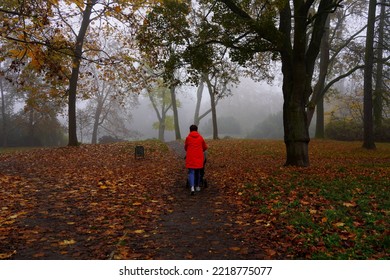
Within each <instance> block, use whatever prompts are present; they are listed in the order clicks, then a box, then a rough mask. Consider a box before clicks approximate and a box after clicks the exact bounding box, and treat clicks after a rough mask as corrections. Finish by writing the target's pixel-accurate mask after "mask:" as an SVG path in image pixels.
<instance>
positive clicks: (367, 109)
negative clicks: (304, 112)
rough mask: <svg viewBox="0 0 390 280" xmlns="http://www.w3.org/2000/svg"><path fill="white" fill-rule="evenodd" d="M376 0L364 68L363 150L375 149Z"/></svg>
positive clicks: (371, 10) (371, 8) (370, 16)
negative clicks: (373, 110)
mask: <svg viewBox="0 0 390 280" xmlns="http://www.w3.org/2000/svg"><path fill="white" fill-rule="evenodd" d="M375 10H376V0H370V4H369V8H368V24H367V37H366V54H365V67H364V141H363V148H366V149H375V142H374V122H373V114H372V73H373V65H374V52H373V47H374V31H375Z"/></svg>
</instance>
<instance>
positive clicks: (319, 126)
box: [307, 17, 330, 138]
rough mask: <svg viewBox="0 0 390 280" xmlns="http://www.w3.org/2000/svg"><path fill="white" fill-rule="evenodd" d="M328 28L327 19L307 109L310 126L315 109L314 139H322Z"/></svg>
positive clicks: (328, 22) (327, 65) (327, 62)
mask: <svg viewBox="0 0 390 280" xmlns="http://www.w3.org/2000/svg"><path fill="white" fill-rule="evenodd" d="M329 26H330V19H329V17H328V20H327V21H326V25H325V32H324V35H323V37H322V40H321V56H320V73H319V77H318V81H317V83H316V85H315V86H314V91H313V95H312V97H311V100H310V102H309V106H308V109H307V118H308V122H307V123H308V125H309V126H310V123H311V121H312V118H313V115H314V111H315V108H316V107H317V121H316V133H315V137H316V138H323V137H324V115H323V114H324V95H323V94H322V92H323V90H324V87H325V80H326V76H327V74H328V67H329ZM319 105H321V106H322V108H319ZM321 114H322V115H321Z"/></svg>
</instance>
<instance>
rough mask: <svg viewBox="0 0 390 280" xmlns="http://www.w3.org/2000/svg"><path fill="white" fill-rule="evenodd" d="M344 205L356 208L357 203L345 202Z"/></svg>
mask: <svg viewBox="0 0 390 280" xmlns="http://www.w3.org/2000/svg"><path fill="white" fill-rule="evenodd" d="M343 205H344V206H345V207H355V206H356V203H355V202H352V203H349V202H344V203H343Z"/></svg>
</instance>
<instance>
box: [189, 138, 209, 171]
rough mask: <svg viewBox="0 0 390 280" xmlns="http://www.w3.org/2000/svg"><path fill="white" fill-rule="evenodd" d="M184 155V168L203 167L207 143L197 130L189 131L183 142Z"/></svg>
mask: <svg viewBox="0 0 390 280" xmlns="http://www.w3.org/2000/svg"><path fill="white" fill-rule="evenodd" d="M184 149H185V150H186V152H187V155H186V168H194V169H198V168H203V164H204V154H203V152H204V151H206V150H207V144H206V142H205V141H204V139H203V137H202V136H201V135H200V134H199V133H198V132H197V131H191V132H190V134H188V136H187V138H186V141H185V143H184Z"/></svg>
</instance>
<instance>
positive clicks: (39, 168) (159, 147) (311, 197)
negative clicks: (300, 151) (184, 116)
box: [0, 140, 390, 259]
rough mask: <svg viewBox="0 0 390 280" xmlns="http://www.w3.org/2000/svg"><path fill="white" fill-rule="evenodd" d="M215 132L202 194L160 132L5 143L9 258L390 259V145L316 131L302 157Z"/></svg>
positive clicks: (3, 190) (4, 235)
mask: <svg viewBox="0 0 390 280" xmlns="http://www.w3.org/2000/svg"><path fill="white" fill-rule="evenodd" d="M207 142H208V144H209V147H210V149H209V156H208V162H207V165H206V178H207V180H208V182H209V187H208V188H207V189H203V190H202V191H201V192H200V193H198V194H197V195H195V196H190V195H189V191H188V189H186V188H185V187H184V185H185V178H186V170H185V168H184V160H183V158H182V156H178V155H177V154H175V153H174V152H173V151H172V150H171V149H170V148H169V147H168V146H167V145H166V144H163V143H160V142H158V141H146V142H141V143H117V144H110V145H83V146H80V147H74V148H73V147H72V148H71V147H65V148H57V149H34V150H31V151H23V152H20V153H15V152H13V153H6V154H0V259H389V258H390V255H389V247H390V237H389V236H390V230H389V229H390V227H389V224H390V222H389V210H390V199H389V189H390V145H389V144H378V145H377V149H376V150H375V151H367V150H364V149H362V148H361V143H352V142H333V141H312V142H311V143H310V159H311V166H310V167H309V168H293V167H283V163H284V158H285V148H284V144H283V142H281V141H260V140H220V141H207ZM136 144H142V145H144V146H145V149H146V157H145V159H135V158H134V147H135V145H136ZM176 144H177V145H176V146H177V147H176V148H178V149H180V148H181V146H180V144H181V143H176ZM170 146H171V147H172V145H170ZM174 146H175V145H174Z"/></svg>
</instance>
